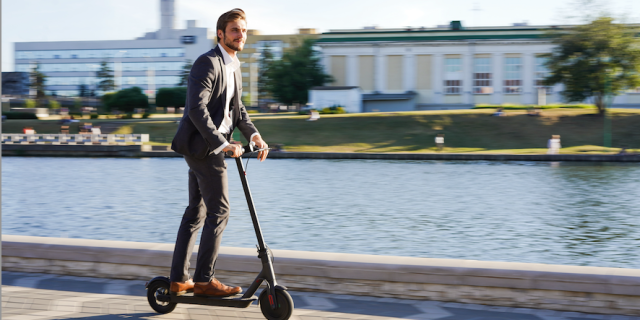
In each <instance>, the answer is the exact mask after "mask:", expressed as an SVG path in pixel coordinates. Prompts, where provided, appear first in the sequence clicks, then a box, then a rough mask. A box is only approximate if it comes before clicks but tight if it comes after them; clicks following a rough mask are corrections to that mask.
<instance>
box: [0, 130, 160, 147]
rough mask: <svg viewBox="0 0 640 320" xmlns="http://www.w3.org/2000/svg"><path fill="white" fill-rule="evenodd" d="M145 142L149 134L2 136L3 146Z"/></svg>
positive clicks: (6, 134)
mask: <svg viewBox="0 0 640 320" xmlns="http://www.w3.org/2000/svg"><path fill="white" fill-rule="evenodd" d="M143 142H149V134H87V133H81V134H47V133H42V134H40V133H36V134H22V133H3V134H2V144H53V145H58V144H60V145H78V144H82V145H87V144H88V145H93V144H97V145H128V144H138V145H141V144H142V143H143Z"/></svg>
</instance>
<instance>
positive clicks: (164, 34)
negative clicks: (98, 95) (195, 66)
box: [15, 0, 215, 96]
mask: <svg viewBox="0 0 640 320" xmlns="http://www.w3.org/2000/svg"><path fill="white" fill-rule="evenodd" d="M174 13H175V0H160V14H161V25H160V29H159V30H158V31H156V32H150V33H147V34H145V35H144V36H143V37H140V38H137V39H134V40H109V41H58V42H16V43H15V70H16V71H18V72H29V71H30V70H31V69H32V68H33V66H34V65H35V64H38V65H39V67H40V71H41V72H42V73H44V74H45V75H46V76H47V82H46V85H47V93H48V94H56V95H60V96H75V95H78V91H79V87H80V86H81V85H86V86H88V88H89V90H97V89H96V84H97V83H98V79H97V78H96V71H97V70H98V68H99V66H100V63H101V62H103V61H106V62H107V63H108V64H109V66H110V68H111V69H112V70H114V75H115V79H114V80H115V81H116V85H117V87H118V88H129V87H133V86H138V87H141V88H142V89H143V90H147V93H151V94H153V93H154V92H155V91H156V90H157V89H158V88H162V87H174V86H176V85H177V84H178V83H179V81H180V77H179V75H180V73H181V71H182V68H183V67H184V65H185V63H186V62H187V60H191V61H192V62H193V61H195V59H196V58H197V57H198V56H200V55H201V54H203V53H204V52H207V51H208V50H210V49H211V47H212V40H211V39H212V38H215V32H214V33H212V34H210V32H209V30H208V29H207V28H198V27H197V24H196V21H195V20H189V21H187V27H186V29H176V28H175V14H174Z"/></svg>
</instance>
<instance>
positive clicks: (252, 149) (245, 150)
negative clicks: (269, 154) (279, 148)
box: [227, 142, 271, 157]
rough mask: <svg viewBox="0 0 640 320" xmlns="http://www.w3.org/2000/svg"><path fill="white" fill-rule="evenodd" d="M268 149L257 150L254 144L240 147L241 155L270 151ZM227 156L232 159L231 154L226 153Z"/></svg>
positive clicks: (229, 152)
mask: <svg viewBox="0 0 640 320" xmlns="http://www.w3.org/2000/svg"><path fill="white" fill-rule="evenodd" d="M270 149H271V148H264V149H258V148H256V144H255V143H253V142H251V143H249V144H248V145H246V146H243V147H242V154H245V153H251V152H259V151H264V150H270ZM227 155H228V156H229V157H232V156H233V152H231V151H227Z"/></svg>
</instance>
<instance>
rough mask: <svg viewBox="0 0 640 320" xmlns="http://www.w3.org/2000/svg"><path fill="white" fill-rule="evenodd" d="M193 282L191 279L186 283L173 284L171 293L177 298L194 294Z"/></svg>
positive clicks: (170, 289)
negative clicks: (186, 294)
mask: <svg viewBox="0 0 640 320" xmlns="http://www.w3.org/2000/svg"><path fill="white" fill-rule="evenodd" d="M193 285H194V283H193V280H191V279H189V280H187V281H185V282H171V286H170V287H169V291H170V292H171V293H175V294H176V295H177V296H181V295H183V294H185V293H187V292H193Z"/></svg>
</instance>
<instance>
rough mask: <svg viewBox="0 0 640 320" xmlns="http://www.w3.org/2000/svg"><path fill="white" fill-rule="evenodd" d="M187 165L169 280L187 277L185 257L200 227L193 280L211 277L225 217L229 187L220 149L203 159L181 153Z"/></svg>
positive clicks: (182, 280) (191, 250) (188, 254)
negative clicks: (185, 194)
mask: <svg viewBox="0 0 640 320" xmlns="http://www.w3.org/2000/svg"><path fill="white" fill-rule="evenodd" d="M184 159H185V160H186V162H187V164H188V165H189V206H188V207H187V209H186V210H185V211H184V215H183V216H182V222H181V223H180V229H179V230H178V237H177V240H176V245H175V248H174V252H173V261H172V263H171V275H170V278H171V281H177V282H184V281H187V280H188V279H189V259H190V258H191V255H192V253H193V246H194V244H195V242H196V237H197V235H198V231H199V230H200V228H202V235H201V237H200V248H199V249H198V260H197V261H196V270H195V273H194V275H193V281H195V282H209V281H211V279H212V278H213V275H214V268H215V264H216V259H217V257H218V251H219V248H220V242H221V240H222V232H223V231H224V229H225V227H226V226H227V222H228V220H229V211H230V210H229V187H228V181H227V165H226V163H225V161H224V152H220V153H219V154H217V155H215V154H210V155H208V156H206V157H205V158H204V159H197V158H195V157H191V156H184Z"/></svg>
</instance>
